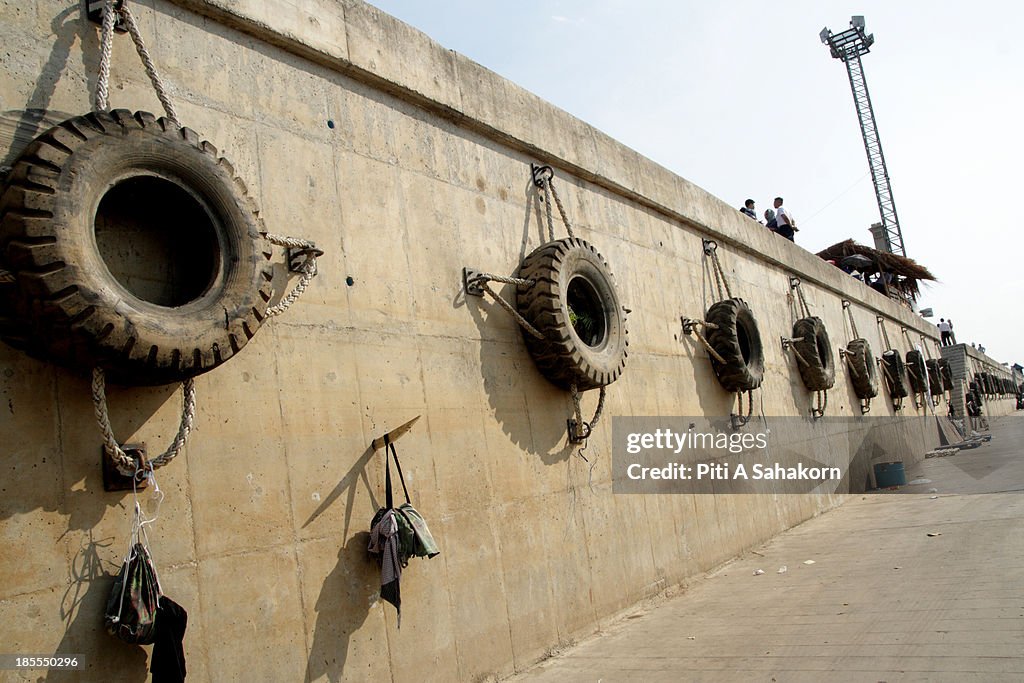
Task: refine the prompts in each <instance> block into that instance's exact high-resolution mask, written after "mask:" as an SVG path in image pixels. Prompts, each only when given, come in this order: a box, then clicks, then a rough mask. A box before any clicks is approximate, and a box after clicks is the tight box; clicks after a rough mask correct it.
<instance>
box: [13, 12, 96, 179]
mask: <svg viewBox="0 0 1024 683" xmlns="http://www.w3.org/2000/svg"><path fill="white" fill-rule="evenodd" d="M84 7H85V4H84V3H80V2H79V3H75V4H73V5H72V6H70V7H68V8H66V9H64V10H63V11H62V12H60V13H59V14H57V16H55V17H54V18H53V21H51V22H50V30H51V31H52V35H53V36H54V42H53V48H52V49H51V50H50V57H49V59H47V61H46V64H44V65H43V66H42V67H41V68H40V70H39V74H40V76H39V79H38V80H37V81H36V85H35V89H34V90H33V91H32V94H31V95H29V98H28V102H26V103H25V110H24V111H20V110H15V111H5V112H3V114H0V145H3V147H4V148H6V149H7V153H6V154H5V156H4V158H3V160H2V161H0V166H11V165H13V163H14V160H15V159H16V158H17V157H18V155H20V154H21V151H22V150H23V149H24V148H25V146H26V145H27V144H28V143H29V142H31V141H32V139H33V138H35V137H36V136H37V135H38V134H39V133H41V132H42V131H43V130H45V129H47V128H50V127H51V126H54V125H56V124H57V123H60V122H61V121H63V120H65V119H69V118H71V117H72V116H73V115H71V114H65V113H63V112H49V113H47V112H46V109H47V108H48V107H49V105H50V100H51V99H52V98H53V94H54V92H55V91H56V89H57V81H59V80H60V78H61V76H62V75H63V73H64V69H65V67H66V66H67V64H68V59H69V57H70V56H71V48H72V47H74V45H75V44H76V43H80V44H81V45H82V51H81V53H82V66H83V68H84V71H85V73H86V79H87V82H86V84H85V85H86V87H87V88H88V89H89V92H90V93H93V92H94V91H95V87H96V83H95V82H96V74H97V73H98V69H99V53H100V50H99V27H98V26H96V25H95V24H91V23H89V22H88V21H86V19H85V17H84V16H83V12H82V9H83V8H84ZM93 58H95V59H93Z"/></svg>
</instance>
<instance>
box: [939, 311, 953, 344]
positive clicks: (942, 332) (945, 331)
mask: <svg viewBox="0 0 1024 683" xmlns="http://www.w3.org/2000/svg"><path fill="white" fill-rule="evenodd" d="M949 329H950V328H949V323H947V322H946V319H945V318H939V343H940V344H942V345H943V346H950V345H951V342H950V341H949Z"/></svg>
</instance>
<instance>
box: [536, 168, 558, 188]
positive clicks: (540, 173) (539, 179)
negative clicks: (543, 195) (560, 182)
mask: <svg viewBox="0 0 1024 683" xmlns="http://www.w3.org/2000/svg"><path fill="white" fill-rule="evenodd" d="M545 174H546V175H547V177H544V175H545ZM530 175H531V176H532V177H533V184H534V185H536V186H537V187H539V188H543V187H544V183H545V182H546V181H549V180H552V179H553V178H554V177H555V170H554V169H553V168H551V167H550V166H548V165H547V164H534V163H531V164H530Z"/></svg>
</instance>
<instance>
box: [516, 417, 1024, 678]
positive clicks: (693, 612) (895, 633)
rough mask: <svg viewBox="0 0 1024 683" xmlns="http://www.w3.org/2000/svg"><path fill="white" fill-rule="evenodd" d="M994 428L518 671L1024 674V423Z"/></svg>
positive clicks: (1010, 421)
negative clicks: (891, 486)
mask: <svg viewBox="0 0 1024 683" xmlns="http://www.w3.org/2000/svg"><path fill="white" fill-rule="evenodd" d="M1018 415H1019V414H1018ZM992 434H993V439H992V441H991V442H990V443H988V444H985V445H984V446H981V447H980V448H977V449H974V450H971V451H963V452H961V453H960V454H958V455H955V456H951V457H947V458H934V459H929V460H926V461H924V462H922V463H920V464H919V465H918V466H916V467H915V468H912V469H911V471H910V473H909V475H908V479H911V478H926V479H931V480H932V481H931V482H927V483H922V484H916V485H915V486H913V487H908V488H912V489H913V490H915V491H922V493H921V494H920V495H887V494H881V495H867V496H861V497H858V498H856V499H855V500H851V501H849V502H848V503H846V504H845V505H843V506H842V507H840V508H838V509H836V510H834V511H832V512H829V513H827V514H825V515H822V516H821V517H818V518H816V519H812V520H810V521H808V522H806V523H804V524H802V525H800V526H798V527H796V528H795V529H791V530H790V531H788V532H786V533H784V534H782V535H781V536H778V537H777V538H775V539H774V540H772V541H771V542H769V543H768V544H767V545H765V546H764V547H762V548H759V549H758V550H757V551H756V553H750V554H747V555H746V556H744V557H742V558H740V559H738V560H735V561H734V562H732V563H730V564H729V565H727V566H725V567H723V568H722V569H720V570H718V571H717V572H715V573H714V574H713V575H711V576H710V577H708V578H707V579H706V580H702V581H699V582H698V583H697V584H696V585H694V586H692V587H691V588H689V589H687V590H686V591H685V593H683V594H682V595H680V596H678V597H676V598H673V599H671V600H667V601H665V602H663V603H661V604H659V605H657V606H655V607H653V608H651V609H649V610H648V611H646V612H640V613H638V614H634V615H631V616H630V617H628V618H626V619H623V620H621V621H619V622H618V623H617V624H615V625H613V626H612V627H610V628H608V629H607V630H606V631H605V632H604V633H601V634H599V635H597V636H595V637H593V638H591V639H589V640H587V641H585V642H583V643H581V644H579V645H577V646H576V647H574V648H572V649H570V650H566V651H564V652H562V653H561V654H559V655H556V656H555V657H553V658H551V659H548V660H546V661H544V662H542V663H540V664H539V665H538V666H537V667H535V668H534V669H532V670H530V671H527V672H525V673H523V674H521V675H519V676H517V677H516V678H515V679H514V680H517V681H558V682H559V683H562V682H564V681H605V682H607V681H779V682H780V683H781V682H788V681H814V682H818V681H886V682H888V683H892V682H894V681H957V682H958V683H959V682H961V681H985V682H986V683H987V682H990V681H1015V682H1019V681H1024V457H1022V456H1024V417H1019V416H1009V417H1005V418H997V419H994V420H993V421H992ZM947 484H948V485H950V486H952V485H956V486H957V487H959V488H961V489H964V488H966V489H969V490H972V491H989V492H988V493H976V494H950V493H947V491H948V490H949V488H950V486H947ZM931 488H935V489H938V491H937V492H936V493H932V492H929V491H928V489H931ZM1013 491H1016V492H1013ZM933 496H934V497H933ZM932 534H934V535H932ZM807 560H813V561H814V564H805V561H807ZM782 566H785V567H787V570H786V571H785V572H784V573H781V574H780V573H778V571H779V570H780V567H782ZM756 569H763V570H764V572H765V573H764V574H762V575H754V570H756Z"/></svg>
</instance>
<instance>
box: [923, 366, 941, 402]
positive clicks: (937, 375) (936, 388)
mask: <svg viewBox="0 0 1024 683" xmlns="http://www.w3.org/2000/svg"><path fill="white" fill-rule="evenodd" d="M924 364H925V366H926V367H927V368H928V391H929V392H930V393H931V395H932V396H940V395H941V394H942V368H941V367H940V366H939V361H938V360H937V359H935V358H929V359H928V360H926V361H925V362H924Z"/></svg>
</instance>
